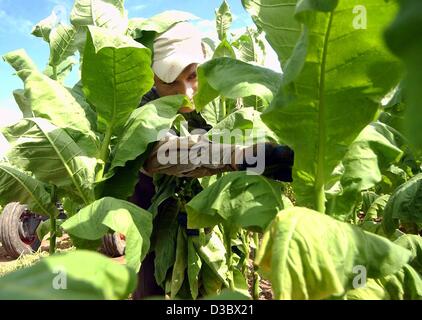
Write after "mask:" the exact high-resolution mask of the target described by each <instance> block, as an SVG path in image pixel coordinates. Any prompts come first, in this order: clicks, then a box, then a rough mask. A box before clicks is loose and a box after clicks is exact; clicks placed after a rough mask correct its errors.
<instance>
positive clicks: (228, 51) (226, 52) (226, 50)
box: [212, 39, 236, 59]
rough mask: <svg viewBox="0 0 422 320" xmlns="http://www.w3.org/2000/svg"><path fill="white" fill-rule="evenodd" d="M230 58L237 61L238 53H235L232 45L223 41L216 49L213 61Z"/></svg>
mask: <svg viewBox="0 0 422 320" xmlns="http://www.w3.org/2000/svg"><path fill="white" fill-rule="evenodd" d="M222 57H228V58H232V59H236V53H235V52H234V50H233V48H232V46H231V44H230V43H229V42H228V41H227V40H226V39H223V40H222V41H221V42H220V44H219V45H218V47H217V48H216V49H215V51H214V54H213V56H212V58H213V59H216V58H222Z"/></svg>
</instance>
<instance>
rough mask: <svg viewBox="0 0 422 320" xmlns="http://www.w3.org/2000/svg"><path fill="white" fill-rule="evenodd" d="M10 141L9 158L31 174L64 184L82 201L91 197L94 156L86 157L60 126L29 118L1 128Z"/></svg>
mask: <svg viewBox="0 0 422 320" xmlns="http://www.w3.org/2000/svg"><path fill="white" fill-rule="evenodd" d="M3 134H4V136H5V137H6V139H8V141H9V142H10V143H11V144H12V149H11V150H10V151H9V159H10V160H11V162H12V163H13V164H15V165H16V166H18V167H19V168H22V169H24V170H25V171H30V172H32V173H33V174H34V176H35V178H37V179H38V180H40V181H43V182H45V183H52V184H55V185H56V186H58V187H59V188H64V189H65V190H66V191H67V192H69V195H74V196H77V197H79V198H80V199H81V200H83V201H84V202H85V203H86V204H87V203H89V202H90V201H91V200H92V199H94V193H93V183H94V179H95V167H96V164H97V161H96V159H95V158H91V157H88V156H87V155H86V154H84V152H83V151H82V150H81V148H79V146H78V145H77V144H76V143H75V141H73V140H72V138H71V137H70V136H69V134H67V133H66V131H65V130H64V129H61V128H58V127H56V126H54V125H52V124H51V123H50V122H48V121H47V120H45V119H41V118H29V119H24V120H21V121H20V122H18V123H17V124H15V125H13V126H10V127H7V128H5V129H3Z"/></svg>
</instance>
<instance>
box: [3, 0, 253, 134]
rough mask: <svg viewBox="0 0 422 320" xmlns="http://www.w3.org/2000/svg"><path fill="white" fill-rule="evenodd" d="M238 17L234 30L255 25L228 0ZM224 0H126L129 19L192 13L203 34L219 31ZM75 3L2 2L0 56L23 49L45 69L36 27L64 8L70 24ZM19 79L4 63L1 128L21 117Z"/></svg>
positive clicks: (73, 78) (237, 1)
mask: <svg viewBox="0 0 422 320" xmlns="http://www.w3.org/2000/svg"><path fill="white" fill-rule="evenodd" d="M228 3H229V5H230V7H231V10H232V12H233V15H234V21H233V25H232V29H234V30H235V29H239V28H243V27H245V26H247V25H250V24H252V20H251V19H250V17H249V15H248V13H247V12H246V11H245V10H244V8H243V7H242V5H241V1H240V0H228ZM220 4H221V0H206V1H201V0H144V1H140V0H126V1H125V7H126V9H127V10H128V12H129V18H133V17H151V16H153V15H155V14H157V13H160V12H162V11H165V10H182V11H188V12H191V13H193V14H194V15H196V16H197V17H199V18H200V19H201V20H199V21H197V22H196V25H197V26H198V28H200V29H201V31H202V32H203V33H204V34H206V35H209V34H211V33H213V32H215V31H214V30H215V22H214V10H215V8H217V7H218V6H219V5H220ZM72 5H73V0H0V56H2V55H4V54H5V53H7V52H9V51H12V50H16V49H20V48H23V49H25V50H26V51H27V52H28V54H29V55H30V57H32V59H33V60H34V61H35V62H36V64H37V65H38V67H39V68H40V69H41V70H43V69H44V67H45V65H46V64H47V61H48V56H49V48H48V44H47V43H46V42H44V41H42V40H41V39H40V38H36V37H34V36H32V35H31V34H30V33H31V30H32V27H33V26H34V25H35V24H36V23H37V22H39V21H40V20H42V19H44V18H45V17H47V16H48V15H50V13H51V12H52V10H53V9H56V10H57V9H58V8H62V9H63V10H61V11H62V12H63V16H64V17H65V19H66V20H67V21H68V15H69V12H70V10H71V8H72ZM77 77H78V75H77V71H76V70H75V71H74V72H73V74H72V75H71V76H70V77H69V80H67V82H66V84H67V85H72V84H73V82H76V79H77ZM22 87H23V84H22V82H21V81H20V79H19V78H17V77H16V76H14V75H13V69H12V68H11V67H10V66H9V65H8V64H7V63H5V62H4V61H3V60H0V127H1V126H2V125H5V124H6V123H10V122H13V121H14V120H15V119H16V118H17V117H19V116H20V114H19V111H18V108H17V106H16V104H15V102H14V100H13V96H12V91H13V90H14V89H18V88H22Z"/></svg>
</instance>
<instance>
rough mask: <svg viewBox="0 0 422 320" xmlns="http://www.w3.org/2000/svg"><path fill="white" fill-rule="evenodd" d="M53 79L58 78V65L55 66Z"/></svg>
mask: <svg viewBox="0 0 422 320" xmlns="http://www.w3.org/2000/svg"><path fill="white" fill-rule="evenodd" d="M53 79H54V80H57V67H56V66H53Z"/></svg>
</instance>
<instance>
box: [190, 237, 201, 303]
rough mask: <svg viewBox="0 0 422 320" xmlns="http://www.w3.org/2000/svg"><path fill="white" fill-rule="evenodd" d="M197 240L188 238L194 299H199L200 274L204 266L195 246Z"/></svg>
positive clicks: (191, 285) (191, 287)
mask: <svg viewBox="0 0 422 320" xmlns="http://www.w3.org/2000/svg"><path fill="white" fill-rule="evenodd" d="M195 240H196V239H195ZM195 240H194V238H192V237H188V279H189V288H190V292H191V295H192V298H193V299H196V298H197V297H198V286H199V272H200V271H201V266H202V260H201V258H200V256H199V254H198V253H197V252H196V248H195V246H194V244H193V242H194V241H195Z"/></svg>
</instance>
